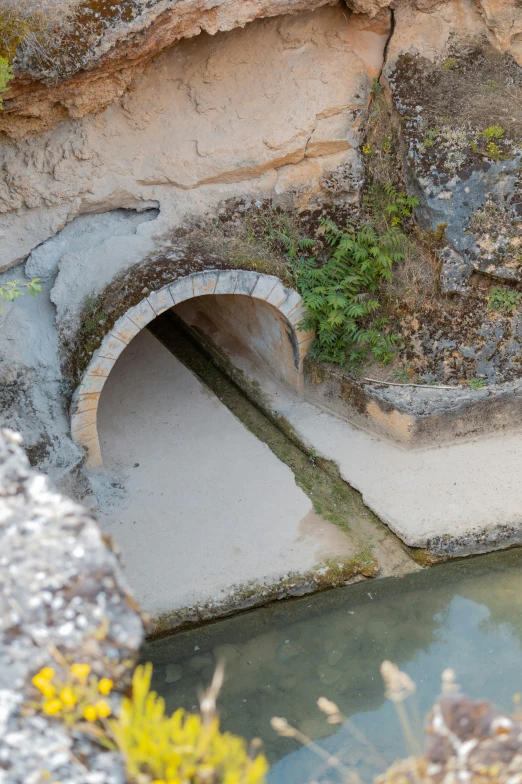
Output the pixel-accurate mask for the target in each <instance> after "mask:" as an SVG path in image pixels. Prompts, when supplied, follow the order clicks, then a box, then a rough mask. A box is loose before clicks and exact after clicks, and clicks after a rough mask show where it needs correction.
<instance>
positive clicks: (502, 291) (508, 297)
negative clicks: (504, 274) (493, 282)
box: [488, 286, 522, 314]
mask: <svg viewBox="0 0 522 784" xmlns="http://www.w3.org/2000/svg"><path fill="white" fill-rule="evenodd" d="M521 300H522V293H521V292H520V291H516V290H515V289H508V288H505V287H504V286H495V288H494V289H492V291H491V294H490V295H489V297H488V310H497V311H499V313H505V314H511V313H514V312H515V310H516V309H517V308H518V306H519V305H520V301H521Z"/></svg>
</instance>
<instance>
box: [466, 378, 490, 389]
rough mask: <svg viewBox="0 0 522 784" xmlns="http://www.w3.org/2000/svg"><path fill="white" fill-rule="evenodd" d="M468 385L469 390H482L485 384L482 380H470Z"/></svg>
mask: <svg viewBox="0 0 522 784" xmlns="http://www.w3.org/2000/svg"><path fill="white" fill-rule="evenodd" d="M468 385H469V387H470V388H471V389H484V387H485V386H486V382H485V381H484V379H483V378H470V380H469V381H468Z"/></svg>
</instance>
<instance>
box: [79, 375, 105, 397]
mask: <svg viewBox="0 0 522 784" xmlns="http://www.w3.org/2000/svg"><path fill="white" fill-rule="evenodd" d="M106 378H107V376H91V374H90V373H89V374H88V375H86V376H85V377H84V379H83V380H82V385H81V394H83V395H85V394H88V393H90V392H101V391H102V389H103V385H104V384H105V380H106Z"/></svg>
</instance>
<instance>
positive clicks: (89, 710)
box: [83, 705, 98, 721]
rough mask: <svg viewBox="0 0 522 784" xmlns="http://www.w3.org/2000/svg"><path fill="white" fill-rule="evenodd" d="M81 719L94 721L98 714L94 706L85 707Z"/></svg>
mask: <svg viewBox="0 0 522 784" xmlns="http://www.w3.org/2000/svg"><path fill="white" fill-rule="evenodd" d="M83 718H84V719H87V721H96V719H97V718H98V713H97V711H96V708H95V707H94V705H87V707H86V708H84V711H83Z"/></svg>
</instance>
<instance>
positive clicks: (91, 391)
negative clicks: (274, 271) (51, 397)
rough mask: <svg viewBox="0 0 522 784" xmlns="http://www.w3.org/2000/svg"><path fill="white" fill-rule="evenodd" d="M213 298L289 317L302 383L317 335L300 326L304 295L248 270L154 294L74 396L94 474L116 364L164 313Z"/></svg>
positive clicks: (75, 421) (118, 327) (131, 315)
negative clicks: (101, 416) (103, 405)
mask: <svg viewBox="0 0 522 784" xmlns="http://www.w3.org/2000/svg"><path fill="white" fill-rule="evenodd" d="M209 294H235V295H236V294H237V295H242V296H246V297H253V298H255V299H259V300H263V301H264V302H265V303H267V304H268V305H271V306H272V307H273V308H275V309H276V310H277V311H279V313H280V314H281V315H282V316H283V317H284V319H285V321H286V323H287V324H288V325H289V328H290V334H291V338H292V345H293V348H294V351H293V361H294V366H295V383H294V386H295V387H296V389H297V390H298V391H299V390H300V388H301V387H302V384H303V360H304V357H305V356H306V353H307V351H308V348H309V347H310V344H311V342H312V341H313V339H314V334H313V333H312V332H301V331H299V330H298V328H297V327H298V324H299V323H300V322H301V320H302V319H303V316H304V313H305V309H304V305H303V301H302V299H301V296H300V294H298V292H297V291H295V290H294V289H289V288H286V287H285V286H283V284H282V283H281V281H280V280H279V278H277V277H275V276H274V275H264V274H263V273H259V272H252V271H246V270H205V271H203V272H195V273H193V274H192V275H187V276H185V277H182V278H178V279H177V280H175V281H174V282H173V283H169V284H167V285H166V286H164V287H163V288H161V289H159V290H158V291H153V292H152V293H151V294H149V295H148V296H147V297H145V298H144V299H143V300H142V301H141V302H139V303H138V304H137V305H134V306H133V307H132V308H130V309H129V310H128V311H127V312H126V313H125V314H124V315H123V316H121V317H120V318H119V319H118V320H117V321H116V323H115V324H114V326H113V327H112V329H111V330H110V332H109V333H108V334H107V335H106V336H105V337H104V339H103V341H102V343H101V345H100V347H99V349H97V350H96V351H95V353H94V354H93V356H92V358H91V361H90V362H89V365H88V367H87V369H86V370H85V373H84V375H83V378H82V380H81V382H80V384H79V386H78V388H77V389H76V392H75V393H74V396H73V402H72V407H71V435H72V438H73V441H74V442H75V443H76V444H78V446H80V447H82V448H83V449H84V451H85V453H86V467H87V468H88V469H89V470H92V469H96V468H100V467H101V466H102V456H101V450H100V442H99V439H98V429H97V413H98V403H99V400H100V395H101V391H102V389H103V386H104V384H105V381H106V380H107V378H108V376H109V374H110V372H111V370H112V368H113V367H114V364H115V363H116V360H117V359H118V357H119V355H120V354H121V352H122V351H123V350H124V349H125V348H126V346H127V345H128V344H129V343H130V342H131V340H132V339H133V337H135V336H136V335H137V334H138V332H140V330H142V329H143V328H144V327H146V326H147V324H148V323H149V322H151V321H153V319H155V318H156V317H157V316H159V315H160V314H161V313H163V312H164V311H166V310H169V309H170V308H173V307H175V306H176V305H178V304H179V303H181V302H184V301H185V300H188V299H192V298H194V297H200V296H205V295H209Z"/></svg>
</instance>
